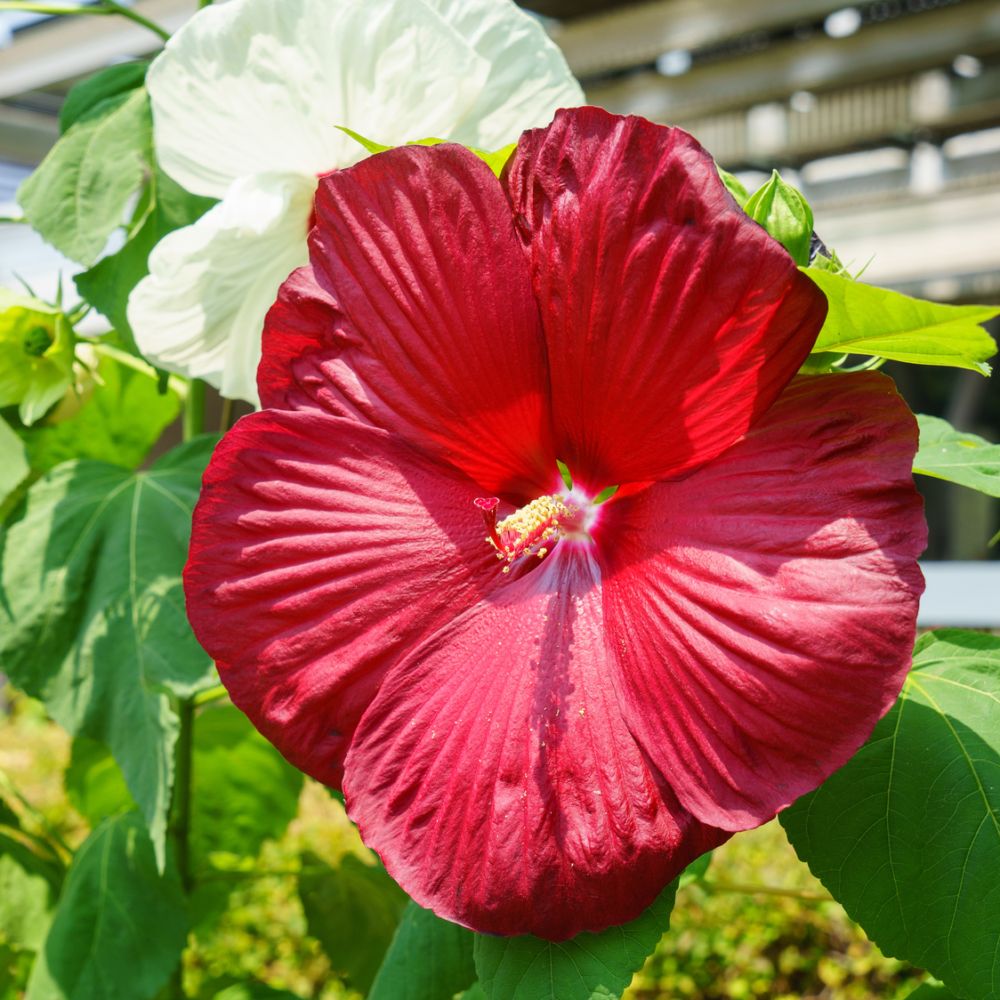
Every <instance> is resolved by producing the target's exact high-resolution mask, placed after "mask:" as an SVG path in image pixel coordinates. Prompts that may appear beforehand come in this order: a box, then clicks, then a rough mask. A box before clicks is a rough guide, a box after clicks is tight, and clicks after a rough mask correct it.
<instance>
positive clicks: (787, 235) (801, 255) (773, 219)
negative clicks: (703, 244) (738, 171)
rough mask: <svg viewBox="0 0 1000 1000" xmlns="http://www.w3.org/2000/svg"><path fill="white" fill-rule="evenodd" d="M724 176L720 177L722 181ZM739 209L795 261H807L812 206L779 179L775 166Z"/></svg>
mask: <svg viewBox="0 0 1000 1000" xmlns="http://www.w3.org/2000/svg"><path fill="white" fill-rule="evenodd" d="M734 179H735V178H734ZM725 180H726V179H725V177H723V183H725ZM726 186H727V187H729V185H728V184H727V185H726ZM730 191H732V188H730ZM743 211H744V212H746V213H747V215H749V216H750V218H751V219H753V220H754V222H759V223H760V224H761V225H762V226H763V227H764V228H765V229H766V230H767V231H768V232H769V233H770V234H771V235H772V236H773V237H774V238H775V239H776V240H777V241H778V242H779V243H780V244H781V245H782V246H783V247H784V248H785V249H786V250H787V251H788V252H789V253H790V254H791V255H792V260H794V261H795V263H796V264H808V263H809V244H810V242H811V240H812V231H813V214H812V209H811V208H810V207H809V203H808V202H807V201H806V200H805V198H803V197H802V195H801V193H800V192H799V191H797V190H796V189H795V188H794V187H792V185H791V184H786V183H785V182H784V181H783V180H782V179H781V176H780V175H779V174H778V171H777V170H774V171H772V173H771V177H770V180H768V182H767V183H766V184H764V185H763V186H762V187H760V188H758V189H757V190H756V191H755V192H754V193H753V194H752V195H751V196H750V197H749V198H748V199H747V201H746V204H744V206H743Z"/></svg>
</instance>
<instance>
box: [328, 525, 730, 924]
mask: <svg viewBox="0 0 1000 1000" xmlns="http://www.w3.org/2000/svg"><path fill="white" fill-rule="evenodd" d="M587 549H588V547H587V546H583V545H577V544H574V543H567V542H561V543H559V545H558V546H557V547H556V549H555V551H554V552H553V554H552V556H551V557H550V558H548V559H547V560H545V562H544V563H542V565H541V566H539V568H538V569H537V570H535V571H534V572H532V573H528V574H527V575H525V576H523V577H521V578H520V579H518V580H516V581H514V582H512V583H511V584H510V586H508V587H505V588H504V589H502V590H499V591H496V592H495V593H493V594H491V595H489V596H487V597H486V598H485V599H484V600H483V601H481V602H480V603H479V604H477V605H476V606H475V607H474V608H472V609H470V610H469V611H467V612H466V613H465V614H464V615H460V616H458V617H456V619H455V620H454V621H453V622H451V623H449V624H448V625H447V626H445V627H444V628H442V629H440V630H439V631H438V632H437V633H436V634H435V635H434V636H433V637H432V638H430V639H429V640H428V641H427V642H426V643H425V644H424V645H422V646H420V647H417V648H416V649H414V650H413V652H412V653H411V654H410V655H409V656H407V657H406V658H405V659H404V660H402V661H400V662H399V663H398V664H397V665H396V667H395V668H394V669H393V670H392V671H391V672H390V673H389V674H388V675H387V677H386V679H385V682H384V683H383V685H382V689H381V691H380V693H379V695H378V697H376V698H375V700H374V702H373V703H372V706H371V708H369V709H368V711H367V712H366V713H365V715H364V718H363V719H362V721H361V724H360V726H359V728H358V731H357V734H356V735H355V738H354V741H353V743H352V744H351V749H350V752H349V753H348V756H347V762H346V776H345V783H344V794H345V798H346V800H347V804H348V812H349V813H350V815H351V817H352V818H353V819H354V820H355V821H356V822H357V823H358V826H359V828H360V830H361V834H362V837H363V838H364V840H365V842H366V843H367V844H368V845H369V846H370V847H372V848H373V849H374V850H376V851H377V852H378V853H379V854H380V855H381V856H382V858H383V860H384V861H385V864H386V867H387V868H388V870H389V872H390V874H392V875H393V876H394V877H395V878H396V879H397V881H399V882H400V883H401V884H402V885H404V886H405V887H406V888H407V891H408V892H409V893H410V895H411V896H413V898H414V899H415V900H416V901H417V902H418V903H421V904H422V905H424V906H430V907H432V908H433V909H434V911H435V912H437V913H438V914H440V915H441V916H444V917H447V918H449V919H451V920H456V921H458V922H460V923H465V924H469V925H470V926H472V927H476V928H481V929H488V930H490V931H491V932H492V933H499V934H523V933H531V934H537V935H539V936H542V937H547V938H567V937H571V936H573V935H574V934H577V933H579V932H580V931H584V930H600V929H602V928H604V927H606V926H607V925H608V924H616V923H622V922H623V921H625V920H629V919H631V918H633V917H636V916H638V915H639V914H640V913H641V912H642V910H644V909H645V908H646V907H647V906H648V905H649V904H650V903H651V902H652V901H653V899H654V898H655V897H656V896H657V894H658V893H659V891H660V889H661V888H662V887H663V886H664V885H665V884H666V883H667V882H669V881H670V879H672V878H673V877H674V876H675V875H677V874H678V873H679V872H680V871H681V870H682V869H683V868H684V866H685V865H686V864H687V863H688V862H689V861H691V860H693V859H694V858H695V857H697V856H698V855H699V854H702V853H704V851H706V850H708V849H709V848H711V847H713V846H715V845H716V844H717V843H719V842H720V841H721V840H723V839H725V838H726V837H727V836H728V834H724V833H720V832H719V831H715V830H710V829H708V828H706V827H704V826H702V825H701V824H699V823H696V822H694V821H692V819H691V817H690V816H688V815H687V814H686V813H685V812H684V810H682V809H681V808H679V807H678V805H677V802H676V800H675V798H674V796H673V794H672V793H671V791H670V788H669V786H668V785H667V784H666V783H665V782H664V781H663V780H662V778H661V777H660V776H659V774H658V773H657V771H656V770H655V768H652V767H650V766H649V764H648V762H647V759H646V757H645V756H644V754H643V752H642V750H641V749H640V747H639V746H638V745H637V743H636V741H635V739H634V738H633V737H632V735H631V734H630V732H629V730H628V727H627V726H626V723H625V720H624V718H623V714H622V709H621V707H620V704H619V690H620V686H621V681H620V678H619V673H620V668H619V666H618V663H617V662H616V657H615V653H614V650H613V648H612V645H611V640H612V639H613V635H612V634H611V633H609V632H608V630H607V629H606V627H605V622H604V610H603V602H602V597H601V581H600V572H599V570H598V568H597V564H596V562H595V561H594V559H593V555H592V554H591V553H590V552H589V551H588V550H587Z"/></svg>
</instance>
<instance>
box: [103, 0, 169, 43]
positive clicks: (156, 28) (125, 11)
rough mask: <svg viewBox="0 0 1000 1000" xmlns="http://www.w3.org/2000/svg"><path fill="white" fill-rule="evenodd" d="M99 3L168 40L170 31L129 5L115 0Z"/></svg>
mask: <svg viewBox="0 0 1000 1000" xmlns="http://www.w3.org/2000/svg"><path fill="white" fill-rule="evenodd" d="M101 3H102V4H103V5H104V6H105V7H107V8H108V10H109V12H110V13H112V14H120V15H121V16H122V17H127V18H128V19H129V20H130V21H135V23H136V24H139V25H142V27H144V28H146V29H147V30H148V31H152V32H153V34H154V35H159V36H160V38H162V39H163V41H165V42H166V41H168V40H169V38H170V32H169V31H167V30H166V28H161V27H160V25H158V24H157V23H156V22H155V21H150V19H149V18H148V17H143V16H142V14H138V13H136V11H134V10H132V8H131V7H126V6H125V5H124V4H120V3H117V2H116V0H101Z"/></svg>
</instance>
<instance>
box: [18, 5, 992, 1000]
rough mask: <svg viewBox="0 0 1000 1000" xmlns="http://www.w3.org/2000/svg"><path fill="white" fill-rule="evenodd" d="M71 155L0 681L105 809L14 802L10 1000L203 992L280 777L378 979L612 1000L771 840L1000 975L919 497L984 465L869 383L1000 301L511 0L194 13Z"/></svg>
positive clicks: (107, 103)
mask: <svg viewBox="0 0 1000 1000" xmlns="http://www.w3.org/2000/svg"><path fill="white" fill-rule="evenodd" d="M40 6H44V5H38V4H23V3H0V7H3V8H7V9H10V8H18V7H20V8H22V9H24V8H35V9H38V8H39V7H40ZM59 11H60V12H61V13H64V14H66V15H67V16H73V15H74V14H80V15H85V14H91V15H93V14H107V15H113V16H122V17H131V18H132V19H133V20H138V21H139V22H140V23H141V24H143V25H144V26H145V27H147V28H149V29H150V30H152V31H154V32H156V33H157V34H158V35H161V36H163V37H166V32H163V31H162V29H160V28H159V27H158V26H157V25H155V24H152V23H151V22H149V21H148V20H146V19H145V18H144V17H143V16H141V15H140V14H138V13H137V12H135V11H134V10H132V9H131V8H129V7H127V6H123V5H119V4H116V3H112V2H110V0H100V2H99V3H96V4H94V5H90V6H81V7H80V8H79V9H75V8H63V7H60V8H59ZM60 128H61V136H60V138H59V140H58V141H57V142H56V144H55V146H54V147H53V149H52V150H51V152H50V153H49V154H48V156H47V157H46V159H45V160H44V161H43V162H42V163H41V165H40V166H39V167H38V169H37V170H36V171H35V172H34V174H33V175H32V176H31V177H29V178H28V180H27V181H25V183H24V184H23V186H22V187H21V189H20V191H19V194H18V200H19V203H20V205H21V207H22V210H23V221H24V222H25V223H26V224H28V225H30V226H32V227H34V228H35V229H36V230H37V231H38V232H39V233H40V234H41V235H42V236H43V237H44V238H45V239H46V240H48V241H49V242H50V243H51V244H52V245H53V246H54V247H56V248H57V249H58V250H60V251H61V252H62V253H63V254H64V255H65V256H67V257H68V258H70V259H71V260H72V261H74V262H76V263H77V264H78V265H79V267H80V270H79V273H77V274H76V275H75V277H74V279H73V282H74V286H75V301H73V302H70V301H68V299H70V298H73V297H72V296H64V297H63V298H66V299H67V301H63V298H61V299H60V301H57V302H52V303H47V302H44V301H41V300H39V299H38V298H37V297H36V296H34V295H33V294H31V293H30V291H29V290H18V289H11V290H4V291H2V292H0V348H2V349H0V407H2V420H0V448H2V450H3V462H2V467H0V516H2V526H0V532H2V544H3V548H2V576H0V656H2V659H0V668H2V670H3V672H4V673H5V674H6V675H7V677H8V678H9V680H10V683H11V684H12V685H13V686H14V687H15V688H16V689H18V690H20V691H22V692H24V693H26V694H27V695H30V696H31V697H33V698H36V699H39V700H40V701H41V702H42V703H43V704H44V708H45V711H46V712H47V713H48V715H49V716H50V717H51V718H52V719H53V720H55V722H57V723H58V724H59V725H61V726H62V727H64V728H65V730H66V731H67V732H68V733H69V734H70V735H71V736H72V738H73V742H72V753H71V758H70V762H69V766H68V768H67V770H66V773H65V787H66V792H67V795H68V797H69V799H70V801H71V802H72V804H73V805H74V806H75V807H76V809H77V810H78V811H79V812H80V813H81V814H82V816H83V817H84V819H86V820H87V822H88V824H89V828H90V832H89V835H87V836H86V838H85V839H81V841H80V842H78V843H76V842H74V843H73V844H67V843H66V842H65V839H64V838H63V837H62V836H61V835H60V833H59V830H58V829H56V828H55V827H54V826H53V824H52V823H51V822H50V820H49V819H47V817H46V816H45V814H44V812H43V811H41V810H39V809H38V808H36V806H35V804H33V803H32V801H31V800H30V796H26V795H25V794H24V793H23V792H22V791H20V790H19V789H18V788H17V787H16V786H15V785H14V784H13V782H11V781H10V779H9V778H8V777H6V776H5V775H4V774H3V773H2V772H0V887H2V893H3V898H0V940H3V941H5V942H6V944H7V946H8V947H9V948H13V949H14V950H15V951H17V952H18V953H22V954H25V955H28V956H30V959H31V963H32V965H31V972H30V978H29V980H28V984H27V994H26V995H27V997H28V998H29V1000H42V998H50V997H54V998H66V1000H82V998H92V997H93V998H98V997H123V998H136V1000H149V998H153V997H156V996H159V995H162V996H173V997H180V996H185V995H187V994H185V982H184V976H183V974H182V968H183V965H182V955H183V952H184V949H185V947H186V942H187V941H188V940H189V935H191V934H195V935H198V934H200V933H203V932H204V931H205V930H206V929H210V928H211V927H212V926H213V925H214V924H215V923H216V922H217V921H218V919H219V917H220V915H221V914H222V912H223V911H224V910H225V908H226V905H227V896H228V889H227V888H224V886H227V885H228V884H229V883H227V881H226V876H227V875H232V874H233V873H240V872H242V873H246V872H247V871H248V870H252V869H253V867H254V859H255V858H256V857H257V856H258V854H259V852H260V850H261V847H262V845H263V843H264V841H265V840H267V839H268V838H274V837H278V836H280V835H281V834H282V832H283V831H284V830H285V828H286V827H287V825H288V823H289V822H290V821H291V820H292V818H293V817H294V816H295V814H296V810H297V803H298V797H299V793H300V791H301V788H302V783H303V777H302V775H303V773H305V774H307V775H310V776H311V777H313V778H315V779H317V780H318V781H319V782H321V783H322V784H323V785H325V786H327V787H328V788H329V789H330V791H331V794H333V795H334V796H336V797H338V799H339V800H340V801H341V802H342V803H343V805H344V808H345V809H346V814H347V816H349V817H350V819H351V820H352V821H353V822H354V823H355V824H356V825H357V827H358V829H359V831H360V835H361V838H362V839H363V841H364V843H365V844H366V845H367V846H368V847H369V848H370V849H371V852H372V853H371V854H370V856H369V857H368V859H367V861H366V862H365V863H363V864H362V863H360V862H359V863H358V864H356V865H353V866H352V865H350V864H344V865H342V866H341V867H340V868H339V869H337V868H333V867H329V866H327V867H326V868H325V869H324V871H323V875H322V877H321V878H319V879H318V880H317V879H316V878H315V877H314V874H315V869H316V868H317V861H318V859H312V861H310V862H309V863H308V864H306V863H304V864H303V868H302V871H301V873H300V875H301V877H300V879H299V881H300V890H301V895H302V900H303V905H304V907H305V909H306V914H307V917H308V919H309V923H310V930H311V931H312V932H313V933H315V934H316V935H317V936H319V937H320V938H321V939H322V940H324V941H326V940H327V939H329V940H330V941H331V942H332V943H331V944H330V951H331V956H332V957H333V959H334V964H335V966H336V967H337V968H338V969H339V970H340V972H341V973H342V974H343V976H344V978H345V979H346V980H347V981H348V982H349V984H350V985H351V986H352V987H353V988H354V989H355V990H357V991H358V992H359V993H362V994H364V995H367V996H369V997H372V998H375V1000H394V998H411V1000H449V998H452V997H455V996H459V995H461V996H464V997H467V998H480V1000H481V998H483V997H486V998H489V1000H590V998H609V997H617V996H619V995H620V994H621V993H622V991H623V990H624V989H625V988H626V987H627V985H628V983H629V981H630V980H631V978H632V976H633V974H634V973H635V972H636V971H637V970H638V969H639V968H640V967H641V966H642V964H643V962H644V960H645V958H646V957H647V955H648V954H649V953H650V952H651V951H652V949H653V948H654V946H655V945H656V944H657V942H658V940H659V939H660V937H661V935H663V934H664V932H667V931H668V928H669V922H670V915H671V910H672V907H673V904H674V897H675V893H676V890H677V887H678V884H679V881H680V879H682V878H685V879H691V878H702V877H704V873H705V870H706V866H707V863H708V854H709V852H711V851H712V850H713V849H714V848H715V847H717V846H718V845H720V844H721V843H723V842H724V841H726V840H727V839H729V838H730V837H732V836H733V835H734V834H737V833H739V832H740V831H744V830H748V829H751V828H754V827H756V826H759V825H760V824H762V823H764V822H766V821H768V820H770V819H772V818H773V817H774V816H776V815H778V816H779V818H780V821H781V823H782V825H783V827H784V829H785V831H786V832H787V834H788V837H789V839H790V840H791V843H792V844H793V846H794V848H795V850H796V851H797V853H798V855H799V856H800V858H801V859H802V860H803V861H805V862H806V863H807V864H808V865H809V867H810V868H811V870H812V871H813V873H814V874H815V875H816V876H817V877H818V878H819V879H820V880H821V881H822V882H823V884H824V885H825V886H826V888H827V889H828V890H829V892H830V893H831V895H832V896H833V897H834V898H835V899H836V900H838V901H840V902H841V903H842V904H843V906H844V907H845V908H846V910H847V912H848V914H850V916H851V917H852V918H853V919H854V920H856V921H857V922H858V923H859V924H860V925H861V926H862V927H863V929H864V930H865V932H866V933H867V934H868V935H869V937H870V938H871V939H872V940H873V941H875V942H876V943H877V944H878V945H879V947H880V948H882V950H883V951H885V952H886V953H887V954H890V955H894V956H898V957H900V958H903V959H905V960H907V961H908V962H910V963H912V964H914V965H916V966H919V967H921V968H924V969H927V970H928V972H929V973H930V974H931V975H932V976H934V977H936V979H938V980H940V981H941V982H942V983H943V984H944V985H943V986H934V987H926V988H922V989H928V990H930V991H931V992H930V993H928V994H926V995H932V994H933V995H936V996H940V997H946V996H956V997H965V998H986V997H992V996H996V995H997V993H998V991H1000V978H998V976H1000V972H998V971H997V970H998V969H1000V965H998V960H997V949H998V944H997V942H998V941H1000V890H998V888H997V882H996V873H997V871H1000V785H998V781H997V775H998V774H1000V711H998V709H997V704H998V703H1000V639H998V638H997V637H994V636H991V635H989V634H986V633H981V632H971V631H959V630H940V631H932V632H928V633H926V634H923V635H920V636H919V637H918V635H917V629H916V617H917V607H918V602H919V598H920V595H921V592H922V590H923V577H922V574H921V571H920V568H919V566H918V563H917V558H918V557H919V556H920V554H921V553H922V551H923V549H924V547H925V543H926V526H925V522H924V517H923V503H922V500H921V498H920V495H919V494H918V493H917V491H916V488H915V486H914V480H913V475H914V473H915V472H916V473H920V474H922V475H925V476H935V477H938V478H941V479H947V480H951V481H953V482H956V483H959V484H961V485H963V486H966V487H969V488H971V489H976V490H980V491H981V492H984V493H987V494H989V495H991V496H1000V447H998V446H996V445H991V444H989V443H988V442H986V441H984V440H982V439H981V438H977V437H975V436H972V435H967V434H960V433H959V432H957V431H955V430H954V429H953V428H951V427H950V426H949V425H948V424H947V423H946V422H944V421H942V420H940V419H938V418H934V417H923V416H917V417H914V415H913V414H912V413H911V412H910V410H909V408H908V407H907V405H906V404H905V403H904V402H903V400H902V398H901V397H900V396H899V395H898V393H897V392H896V390H895V387H894V384H893V381H892V380H891V378H889V377H888V376H887V375H885V374H884V373H882V372H880V371H878V370H877V369H878V368H880V367H881V366H882V364H883V363H884V362H885V361H887V360H893V361H899V362H905V363H909V364H918V365H942V366H951V367H963V368H969V369H973V370H976V371H979V372H980V373H982V374H983V375H988V374H989V366H988V364H987V361H988V359H989V358H990V357H991V356H992V354H993V353H994V351H995V344H994V343H993V341H992V339H991V338H990V337H989V336H988V334H987V333H986V332H985V331H984V329H983V328H982V326H981V325H980V324H981V323H983V322H984V321H986V320H988V319H990V318H992V317H993V316H995V315H997V314H998V313H1000V309H996V308H990V307H978V306H945V305H937V304H934V303H930V302H924V301H921V300H917V299H913V298H908V297H906V296H904V295H901V294H899V293H896V292H891V291H888V290H885V289H880V288H876V287H874V286H871V285H868V284H865V283H862V282H861V281H859V280H856V278H855V276H853V275H852V274H850V273H849V272H848V271H847V270H846V269H845V267H844V266H843V264H842V263H841V262H840V261H839V259H838V258H837V256H836V252H835V251H836V248H835V247H833V248H827V247H826V246H825V245H823V243H822V241H821V240H820V238H819V237H818V236H817V234H816V233H815V232H814V220H813V216H812V211H811V209H810V207H809V205H808V204H807V203H806V201H805V200H804V198H803V197H802V195H801V194H800V193H799V192H798V191H796V190H795V189H794V188H793V187H791V186H790V185H788V184H787V183H785V182H784V181H783V180H782V178H781V177H780V176H778V175H777V174H775V175H774V176H772V178H771V179H770V180H769V181H768V182H767V183H766V184H764V185H763V186H762V187H761V188H760V189H759V190H757V191H755V192H753V193H752V194H749V193H748V192H747V191H746V190H744V189H743V187H742V186H741V185H740V183H739V181H738V180H737V179H736V178H734V177H732V176H730V175H728V174H726V173H725V172H724V171H721V170H719V168H718V167H717V166H716V164H715V163H714V161H713V160H712V158H711V156H710V155H709V153H707V152H706V151H705V150H704V149H703V148H702V147H701V146H700V145H699V144H698V142H697V141H696V140H695V139H694V138H692V137H691V136H690V135H688V134H686V133H685V132H683V131H681V130H679V129H676V128H671V127H668V126H665V125H658V124H653V123H650V122H648V121H646V120H644V119H641V118H636V117H628V118H623V117H618V116H615V115H612V114H609V113H607V112H605V111H603V110H601V109H598V108H592V107H585V106H583V95H582V93H581V91H580V89H579V86H578V85H577V83H576V82H575V81H574V80H573V78H572V76H571V75H570V73H569V71H568V69H567V68H566V65H565V63H564V61H563V59H562V56H561V55H560V54H559V52H558V50H557V49H556V48H555V46H554V45H553V44H552V43H551V42H550V41H549V40H548V39H547V38H546V36H545V35H544V33H543V31H542V29H541V27H540V25H539V24H538V23H537V21H535V20H533V19H531V18H530V17H528V16H527V15H525V14H523V13H522V12H520V11H519V10H518V9H517V8H516V7H515V6H514V5H513V3H511V2H509V0H281V2H280V3H279V2H277V0H231V2H228V3H225V4H219V5H215V6H213V5H211V4H210V3H209V4H202V9H201V10H199V11H198V13H196V14H195V15H194V16H193V17H192V18H191V19H190V21H189V22H188V23H187V24H185V25H184V26H183V27H182V28H181V29H180V30H179V31H178V32H177V33H176V34H175V35H174V36H173V37H170V38H169V40H166V42H165V45H164V46H163V48H162V51H160V52H159V53H158V54H157V55H156V56H155V57H154V58H153V59H152V60H151V61H150V62H148V63H147V62H130V63H123V64H119V65H115V66H112V67H110V68H108V69H106V70H103V71H101V72H99V73H97V74H95V75H94V76H92V77H90V78H88V79H86V80H84V81H82V82H81V83H78V84H77V85H76V86H75V87H74V88H73V89H72V90H71V92H70V94H69V97H68V98H67V100H66V103H65V106H64V108H63V111H62V115H61V119H60ZM206 384H208V385H211V386H213V387H215V389H216V390H218V393H219V394H220V395H221V397H223V398H224V399H225V400H227V402H226V403H225V405H224V406H223V414H222V421H221V423H222V426H221V427H220V426H218V421H215V423H214V425H213V426H211V427H210V426H208V424H207V422H206V417H205V414H206V408H205V398H206V391H205V387H206ZM232 401H243V402H242V406H243V409H244V410H247V411H250V410H252V412H247V413H246V414H245V415H244V416H242V417H241V418H240V419H239V420H236V421H233V411H232ZM181 416H182V420H181V423H182V425H183V440H182V441H180V443H176V441H177V437H178V436H179V435H178V434H177V430H176V423H177V421H178V418H179V417H181ZM216 431H219V432H220V433H215V432H216ZM172 434H173V435H175V437H174V438H171V435H172ZM220 434H221V437H220ZM320 867H321V866H320ZM307 870H308V871H310V872H313V875H312V876H309V877H307ZM295 874H296V873H295V872H294V871H293V872H291V873H290V875H291V876H292V877H294V876H295ZM359 900H361V901H360V902H359ZM331 901H332V902H331ZM352 907H355V908H358V907H359V908H360V910H359V911H358V912H360V913H362V914H368V915H369V916H370V914H371V913H372V912H378V914H380V917H379V919H378V920H374V918H373V919H371V920H367V927H366V919H367V918H363V917H361V916H358V917H357V919H354V917H353V916H351V914H352V913H355V911H354V910H352V909H351V908H352ZM373 908H374V909H373ZM338 909H339V910H343V911H345V912H346V916H345V912H340V913H338V914H336V915H335V916H331V914H332V913H333V912H334V911H336V910H338ZM338 920H339V923H338V922H337V921H338ZM324 921H326V923H324ZM331 921H333V923H332V924H331ZM352 923H353V924H354V925H356V927H355V929H354V930H353V931H352ZM331 928H336V930H334V929H331ZM352 932H353V933H356V935H357V937H355V938H352V937H351V933H352ZM233 989H243V990H244V992H242V993H239V992H238V993H233V994H232V995H233V996H236V995H239V996H271V995H274V996H278V995H281V996H290V994H285V993H280V994H279V993H278V992H275V991H270V992H269V991H268V990H267V988H266V987H264V986H262V985H261V984H259V983H257V984H242V985H241V984H236V985H235V986H234V987H233ZM935 991H940V992H935ZM227 995H228V994H227Z"/></svg>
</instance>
